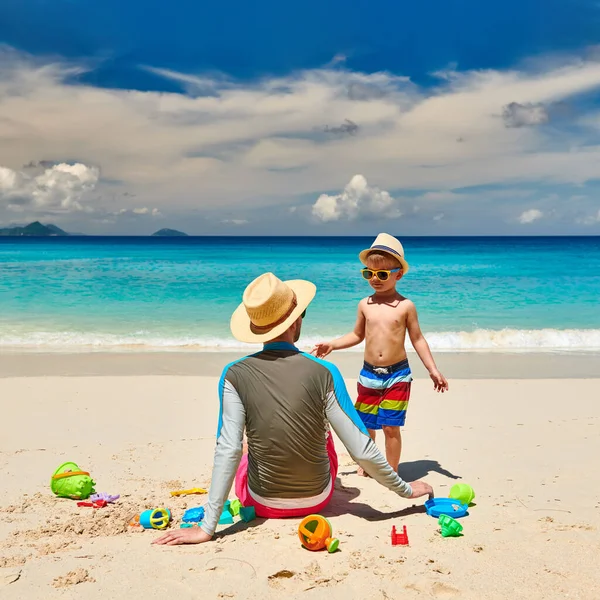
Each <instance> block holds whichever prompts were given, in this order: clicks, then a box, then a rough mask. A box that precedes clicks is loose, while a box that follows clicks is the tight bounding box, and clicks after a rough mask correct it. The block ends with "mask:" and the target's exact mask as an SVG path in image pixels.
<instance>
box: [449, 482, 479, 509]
mask: <svg viewBox="0 0 600 600" xmlns="http://www.w3.org/2000/svg"><path fill="white" fill-rule="evenodd" d="M448 497H449V498H452V499H453V500H458V501H459V502H460V503H461V504H466V505H467V506H469V504H471V502H473V500H474V498H475V492H474V490H473V488H472V487H471V486H470V485H467V484H466V483H455V484H454V485H453V486H452V487H451V488H450V493H449V494H448Z"/></svg>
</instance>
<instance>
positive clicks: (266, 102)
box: [0, 52, 600, 220]
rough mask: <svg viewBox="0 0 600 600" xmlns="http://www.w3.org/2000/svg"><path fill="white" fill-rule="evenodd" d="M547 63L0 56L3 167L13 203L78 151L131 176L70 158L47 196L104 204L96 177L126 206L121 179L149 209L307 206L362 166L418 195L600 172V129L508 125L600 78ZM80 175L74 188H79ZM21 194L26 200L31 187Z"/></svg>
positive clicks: (534, 118)
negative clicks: (87, 78) (100, 66)
mask: <svg viewBox="0 0 600 600" xmlns="http://www.w3.org/2000/svg"><path fill="white" fill-rule="evenodd" d="M537 68H538V70H537V71H536V72H532V71H525V70H520V71H519V70H511V71H498V70H487V71H470V72H456V71H447V72H445V73H440V74H438V76H439V78H440V81H439V85H438V86H435V87H430V88H420V87H419V86H417V85H415V84H413V83H412V82H411V81H410V80H409V79H407V78H406V77H401V76H396V75H393V74H390V73H384V72H380V73H373V74H365V73H359V72H352V71H349V70H348V69H346V68H345V67H344V64H343V62H342V61H337V64H336V65H335V68H324V69H316V70H306V71H300V72H296V73H292V74H290V75H288V76H285V77H272V78H264V79H261V80H259V81H252V82H239V81H232V80H230V79H227V78H225V77H209V76H201V77H198V76H195V75H193V74H186V73H176V72H173V71H166V70H157V69H154V70H153V71H154V72H155V73H156V74H157V75H159V76H162V77H167V78H170V79H173V80H177V81H179V82H180V83H182V84H183V85H184V86H185V89H186V90H188V92H189V93H188V94H174V93H158V92H152V91H148V92H139V91H134V90H122V89H107V88H96V87H93V86H89V85H74V84H72V83H69V82H70V81H72V79H73V78H72V75H73V74H74V73H80V72H82V71H83V70H85V66H82V65H72V64H68V63H61V62H49V63H48V64H41V63H40V61H39V60H38V61H32V60H29V59H28V58H27V57H24V56H22V55H19V54H18V53H15V52H11V53H8V54H3V55H2V54H0V115H1V117H0V164H1V165H4V166H5V167H6V169H4V170H0V190H2V191H1V192H0V194H3V196H2V197H3V198H4V201H0V204H4V205H5V206H7V205H8V203H7V202H5V199H6V191H5V188H7V187H10V189H11V190H12V189H14V188H15V187H19V186H21V187H22V186H24V185H25V181H29V185H33V184H32V183H31V181H30V179H31V178H30V179H27V177H26V175H25V174H24V173H21V172H19V169H20V168H21V166H22V165H24V164H29V163H31V162H32V161H33V162H34V163H37V162H38V161H40V160H42V159H44V160H51V161H53V162H56V161H61V160H64V159H65V158H67V157H77V158H78V159H79V161H78V162H79V163H80V164H81V165H83V166H85V165H99V166H100V167H101V168H102V175H103V179H104V180H106V181H108V180H110V181H112V182H115V183H113V184H111V187H108V184H104V183H103V181H98V180H96V183H95V184H93V186H92V183H91V181H90V180H87V183H86V182H85V181H86V180H84V179H81V175H82V174H76V173H72V172H63V173H59V172H57V171H56V169H55V171H54V172H52V175H51V177H49V179H48V181H47V182H46V183H45V184H44V185H43V186H41V187H40V189H39V192H38V194H37V196H36V200H35V202H40V203H42V204H46V205H49V206H54V207H55V208H54V210H61V211H71V213H76V212H82V210H83V209H84V207H90V206H91V202H90V201H88V199H87V198H88V192H85V191H83V192H82V189H83V188H85V187H86V186H87V187H88V188H89V187H94V189H95V191H94V200H93V203H94V207H95V209H96V210H97V211H99V213H101V212H102V211H104V214H114V211H115V210H116V208H115V206H117V207H118V206H120V204H115V200H114V195H115V190H117V192H116V193H119V194H120V193H121V192H123V191H127V192H129V193H131V194H133V195H135V197H136V198H139V199H140V200H139V202H140V204H142V207H144V206H156V207H157V209H158V210H161V211H162V212H166V211H167V210H168V211H169V212H170V213H175V212H177V211H181V212H182V214H188V213H189V211H197V210H198V209H217V210H225V209H227V210H229V209H231V208H236V209H237V208H238V207H241V208H244V207H248V208H249V210H250V209H253V208H256V207H259V206H267V205H274V204H287V205H290V206H291V205H297V204H298V199H297V197H298V196H309V195H310V196H311V197H315V198H316V197H318V196H319V194H321V192H322V191H323V190H332V189H333V190H335V189H340V187H341V186H342V185H343V184H344V183H345V182H346V181H347V180H348V176H349V175H350V174H352V173H363V174H364V175H365V176H366V177H367V178H368V179H369V181H373V182H377V185H378V186H380V187H381V188H382V189H384V190H391V191H395V190H401V189H402V190H422V189H427V190H430V192H429V194H430V196H429V197H423V198H416V200H415V202H422V203H425V202H427V201H432V200H433V201H435V200H440V201H442V200H445V201H447V202H454V201H457V200H460V201H461V202H462V201H471V200H470V199H469V198H467V197H465V196H466V195H464V194H462V193H461V194H455V193H453V192H448V190H452V189H460V188H468V187H472V186H488V187H490V186H506V185H510V186H515V185H520V184H522V183H527V184H536V185H540V186H541V185H544V186H546V185H551V184H554V183H560V184H581V183H584V182H586V181H588V180H590V179H594V178H596V177H597V173H598V164H599V163H600V144H599V145H596V146H593V145H589V138H588V136H581V137H580V135H581V134H580V133H578V132H577V131H576V129H575V128H571V127H566V128H564V129H561V128H560V124H557V125H556V126H555V127H554V128H553V132H552V138H551V139H549V138H548V137H547V136H546V134H545V133H544V132H543V131H542V130H541V129H539V128H536V127H521V128H515V127H506V126H505V122H504V120H503V119H502V118H501V117H502V111H503V108H504V107H508V106H511V103H516V104H518V106H517V107H516V108H515V107H513V109H511V112H510V115H511V119H513V120H512V121H511V123H518V124H534V123H537V122H541V121H543V119H544V118H545V117H544V116H543V110H542V109H543V107H546V106H552V105H554V104H555V103H557V102H560V101H563V100H568V99H570V98H572V97H575V96H577V95H578V94H581V93H585V92H588V91H590V90H593V89H597V88H600V63H598V62H595V61H593V60H587V61H586V60H573V61H571V62H570V63H566V64H564V65H562V66H558V67H557V66H556V64H550V65H549V66H546V67H539V66H538V67H537ZM523 107H524V108H523ZM536 107H537V108H536ZM346 119H348V121H350V122H352V123H356V124H358V125H359V129H358V130H357V131H356V135H352V136H350V135H347V136H346V135H345V136H336V135H327V134H324V133H323V131H322V128H323V126H324V124H327V123H329V124H331V125H332V126H335V125H336V124H340V123H343V122H345V120H346ZM577 119H578V123H579V124H580V125H581V126H582V127H585V126H586V123H588V121H586V114H579V115H577ZM587 126H589V127H590V128H592V127H595V125H591V121H589V123H588V125H587ZM319 129H320V130H321V131H320V132H319ZM457 139H462V140H464V141H463V142H462V143H457ZM15 140H17V141H18V143H15ZM586 144H588V145H586ZM70 166H71V167H73V165H70ZM87 168H88V169H91V167H87ZM69 178H74V179H70V180H71V181H72V182H73V187H72V189H65V186H66V187H67V188H68V183H67V180H69ZM77 179H79V180H80V181H79V183H77V181H76V180H77ZM78 186H79V187H78ZM115 186H116V187H115ZM63 192H64V193H63ZM352 193H357V192H356V191H354V192H352V191H351V192H349V194H350V195H351V194H352ZM383 193H384V192H382V194H383ZM386 193H387V192H386ZM344 194H346V195H344ZM435 194H437V196H435ZM432 195H433V196H432ZM366 196H367V197H368V193H367V194H366ZM425 196H427V195H425ZM27 197H28V198H30V204H31V203H33V202H34V200H33V196H32V194H31V193H30V194H29V196H27ZM382 197H383V196H382ZM352 202H353V200H352V199H351V198H350V197H349V195H348V194H347V193H346V192H343V193H342V194H339V195H338V196H335V195H334V196H328V195H323V196H321V198H319V201H318V205H319V207H318V208H317V212H316V216H317V217H318V216H319V215H320V217H321V220H327V219H329V220H336V219H351V218H352V214H354V212H356V210H358V212H360V210H359V209H356V210H355V209H354V208H353V207H352ZM10 204H11V206H12V207H13V208H12V210H21V209H22V207H23V199H22V198H21V199H18V198H15V201H14V202H11V203H10ZM359 204H360V203H359ZM366 205H367V206H368V205H369V201H366ZM78 206H79V207H82V209H79V208H78ZM524 209H525V207H522V208H521V210H524ZM444 210H445V209H444ZM367 212H369V211H368V210H367ZM282 214H287V215H289V213H288V212H287V211H282ZM446 214H448V213H447V211H446ZM220 216H221V217H222V215H220ZM245 217H246V215H245V214H243V215H241V217H240V218H245ZM323 217H324V218H323ZM294 218H295V217H294Z"/></svg>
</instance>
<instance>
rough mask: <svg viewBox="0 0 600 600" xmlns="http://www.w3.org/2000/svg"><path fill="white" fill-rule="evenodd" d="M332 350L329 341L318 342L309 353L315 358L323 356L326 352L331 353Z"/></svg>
mask: <svg viewBox="0 0 600 600" xmlns="http://www.w3.org/2000/svg"><path fill="white" fill-rule="evenodd" d="M333 350H334V348H333V344H332V343H331V342H321V343H320V344H316V345H315V347H314V348H313V349H312V350H311V351H310V353H311V354H314V355H315V356H316V357H317V358H325V357H326V356H327V355H328V354H331V353H332V352H333Z"/></svg>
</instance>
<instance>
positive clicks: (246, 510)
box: [240, 506, 256, 523]
mask: <svg viewBox="0 0 600 600" xmlns="http://www.w3.org/2000/svg"><path fill="white" fill-rule="evenodd" d="M240 519H241V520H242V521H244V523H249V522H250V521H254V519H256V509H255V508H254V506H242V507H241V508H240Z"/></svg>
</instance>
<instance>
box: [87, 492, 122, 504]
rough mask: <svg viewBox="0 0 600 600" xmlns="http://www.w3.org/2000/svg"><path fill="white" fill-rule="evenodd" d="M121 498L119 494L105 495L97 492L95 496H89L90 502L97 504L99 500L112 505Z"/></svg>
mask: <svg viewBox="0 0 600 600" xmlns="http://www.w3.org/2000/svg"><path fill="white" fill-rule="evenodd" d="M120 497H121V496H120V495H119V494H107V493H106V492H98V493H96V494H92V495H91V496H90V500H91V501H92V502H98V501H99V500H104V502H108V503H109V504H112V503H113V502H116V501H117V500H118V499H119V498H120Z"/></svg>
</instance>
